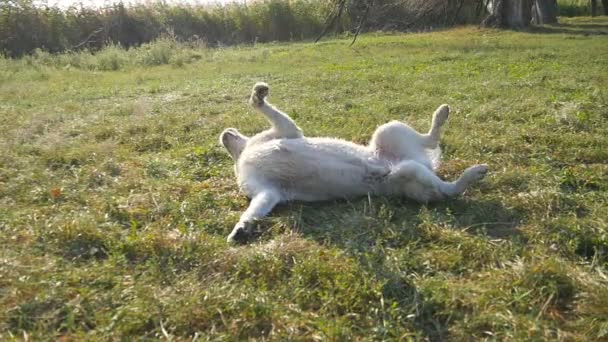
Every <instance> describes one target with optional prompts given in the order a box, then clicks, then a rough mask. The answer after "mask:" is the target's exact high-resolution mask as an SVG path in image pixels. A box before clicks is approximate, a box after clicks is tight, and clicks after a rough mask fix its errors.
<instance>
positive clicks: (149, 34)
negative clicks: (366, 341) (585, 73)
mask: <svg viewBox="0 0 608 342" xmlns="http://www.w3.org/2000/svg"><path fill="white" fill-rule="evenodd" d="M576 1H578V0H561V1H560V5H561V3H563V2H566V3H568V4H570V7H564V9H566V8H567V9H568V10H569V12H571V13H572V14H577V15H580V14H581V13H580V11H581V10H582V8H584V6H583V7H580V6H579V7H576V5H575V4H574V2H576ZM334 3H335V2H334V1H329V0H258V1H247V2H239V3H236V2H235V3H231V4H227V5H223V6H222V5H207V6H188V5H183V4H181V5H167V4H166V3H163V2H158V3H148V4H140V5H133V6H126V5H124V4H123V3H115V4H113V5H111V6H109V7H106V8H100V9H93V8H87V7H83V6H82V5H80V6H73V7H70V8H68V9H60V8H57V7H50V6H40V5H35V4H34V2H33V1H32V0H0V54H3V55H5V56H8V57H18V56H22V55H26V54H32V53H33V52H34V51H38V50H42V51H44V52H50V53H56V52H64V51H81V50H88V51H91V52H95V51H98V50H101V49H102V48H103V47H106V46H108V45H111V46H119V47H122V48H130V47H133V46H139V45H141V44H144V43H149V42H152V41H154V40H156V39H158V38H159V37H162V36H169V37H170V38H171V39H172V40H174V41H180V42H191V43H195V44H197V45H206V46H218V45H233V44H241V43H247V44H251V43H256V42H268V41H290V40H305V39H312V38H315V37H317V36H318V35H319V34H320V33H321V32H323V30H324V29H325V28H326V26H327V25H326V21H327V18H328V17H331V13H332V11H335V10H336V7H335V6H334ZM348 3H349V6H348V7H347V8H346V10H345V14H344V15H342V16H340V19H339V20H337V22H334V23H332V25H331V27H330V28H329V29H330V30H329V31H330V32H333V33H343V32H345V31H348V30H355V27H356V26H357V23H359V22H360V21H361V20H360V19H361V18H362V17H363V16H365V29H367V30H410V29H412V30H417V29H421V28H427V27H433V28H434V27H438V26H450V25H455V24H467V23H469V24H470V23H479V21H480V19H481V18H482V17H483V16H484V15H485V14H486V13H487V11H486V8H485V5H486V4H487V1H484V0H383V1H379V0H377V1H376V2H375V5H374V6H373V8H372V11H371V12H370V13H367V12H366V8H365V7H361V6H360V5H361V4H362V3H365V2H362V1H349V2H348ZM560 7H561V6H560Z"/></svg>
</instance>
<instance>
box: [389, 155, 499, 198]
mask: <svg viewBox="0 0 608 342" xmlns="http://www.w3.org/2000/svg"><path fill="white" fill-rule="evenodd" d="M487 172H488V166H487V165H484V164H480V165H474V166H471V167H469V168H467V169H466V170H464V172H463V173H462V175H461V176H460V177H459V178H458V179H457V180H456V181H454V182H445V181H443V180H442V179H441V178H439V177H438V176H437V175H436V174H435V173H434V172H433V171H431V170H429V169H428V168H427V167H425V166H424V165H422V164H420V163H418V162H416V161H413V160H408V161H403V162H401V163H399V164H398V165H396V166H395V167H394V168H393V170H392V171H391V173H390V174H389V175H388V182H387V185H388V186H390V188H389V189H388V191H387V192H389V193H395V194H402V195H405V196H407V197H409V198H411V199H414V200H416V201H419V202H423V203H425V202H432V201H437V200H442V199H445V198H448V197H453V196H457V195H460V194H462V193H463V192H464V191H465V190H466V189H467V188H468V187H469V186H470V185H471V184H474V183H476V182H478V181H480V180H481V179H483V178H484V177H485V175H486V174H487Z"/></svg>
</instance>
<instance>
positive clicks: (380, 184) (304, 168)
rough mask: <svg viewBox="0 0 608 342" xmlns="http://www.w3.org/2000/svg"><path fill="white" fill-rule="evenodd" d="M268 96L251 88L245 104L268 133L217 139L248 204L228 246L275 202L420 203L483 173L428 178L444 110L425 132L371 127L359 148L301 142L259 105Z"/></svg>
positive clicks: (261, 87) (483, 169)
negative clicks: (369, 198)
mask: <svg viewBox="0 0 608 342" xmlns="http://www.w3.org/2000/svg"><path fill="white" fill-rule="evenodd" d="M268 90H269V88H268V85H266V84H265V83H261V82H260V83H257V84H255V86H254V87H253V91H252V94H251V98H250V100H249V103H250V105H251V106H252V107H253V108H255V109H257V110H258V111H260V112H261V113H262V114H263V115H264V116H265V117H266V119H268V121H269V122H270V124H271V126H272V127H271V128H270V129H268V130H266V131H263V132H261V133H259V134H256V135H254V136H252V137H247V136H244V135H243V134H241V133H239V131H237V130H236V129H234V128H228V129H226V130H224V131H223V132H222V134H221V135H220V143H221V144H222V145H223V146H224V147H225V148H226V150H228V153H229V154H230V156H231V157H232V159H233V160H234V162H235V166H234V170H235V173H236V177H237V182H238V185H239V188H240V189H241V191H243V192H244V193H245V194H246V195H247V196H248V197H249V198H251V203H250V204H249V207H248V208H247V210H246V211H245V212H244V213H243V214H242V215H241V218H240V220H239V222H238V223H237V224H236V226H235V227H234V229H233V230H232V232H231V233H230V235H229V236H228V242H242V241H245V240H246V239H247V238H248V236H249V234H250V231H251V228H252V226H253V224H254V222H255V220H257V219H260V218H262V217H264V216H266V215H267V214H268V213H269V212H270V211H271V210H272V208H273V207H274V206H276V205H277V204H278V203H281V202H286V201H292V200H296V201H324V200H331V199H344V198H353V197H357V196H364V195H367V194H370V193H371V194H376V195H399V196H404V197H407V198H410V199H413V200H415V201H418V202H423V203H425V202H430V201H438V200H442V199H445V198H448V197H452V196H456V195H459V194H461V193H463V192H464V191H465V190H466V189H467V187H469V186H470V185H471V184H473V183H476V182H478V181H479V180H481V179H482V178H484V176H485V175H486V173H487V172H488V166H487V165H474V166H471V167H469V168H467V169H466V170H465V171H464V172H463V173H462V175H461V176H460V177H459V178H458V179H457V180H456V181H454V182H445V181H443V180H441V179H440V178H439V177H438V176H437V175H436V174H435V169H436V168H437V167H438V165H439V158H440V150H439V137H440V133H441V127H442V126H443V125H444V123H445V122H446V120H447V118H448V115H449V112H450V109H449V107H448V106H447V105H442V106H440V107H439V108H438V109H437V110H436V111H435V113H434V114H433V121H432V124H431V129H430V130H429V132H428V133H426V134H421V133H418V132H417V131H416V130H414V129H413V128H411V127H410V126H408V125H407V124H405V123H402V122H398V121H392V122H390V123H387V124H384V125H382V126H380V127H379V128H378V129H376V131H375V132H374V135H373V136H372V140H371V141H370V143H369V144H368V145H367V146H362V145H358V144H355V143H352V142H349V141H345V140H340V139H333V138H308V137H305V136H304V135H303V133H302V130H301V129H300V128H299V127H298V126H297V125H296V123H295V122H294V121H293V120H292V119H291V118H290V117H289V116H288V115H287V114H285V113H283V112H281V111H280V110H278V109H276V108H275V107H273V106H272V105H271V104H269V103H268V102H267V101H266V97H267V96H268Z"/></svg>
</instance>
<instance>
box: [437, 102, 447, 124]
mask: <svg viewBox="0 0 608 342" xmlns="http://www.w3.org/2000/svg"><path fill="white" fill-rule="evenodd" d="M434 116H435V117H434V121H435V124H436V125H439V126H442V125H443V124H444V123H445V122H446V121H447V119H448V117H449V116H450V106H448V105H447V104H442V105H441V106H439V108H437V110H435V115H434Z"/></svg>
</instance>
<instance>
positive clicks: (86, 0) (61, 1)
mask: <svg viewBox="0 0 608 342" xmlns="http://www.w3.org/2000/svg"><path fill="white" fill-rule="evenodd" d="M245 1H246V0H164V2H166V3H167V4H180V3H181V4H190V5H197V4H198V5H202V4H225V3H230V2H245ZM36 2H37V3H40V4H45V3H46V4H48V5H51V6H52V5H58V6H59V7H61V8H68V7H70V6H72V5H77V6H78V5H79V4H80V3H82V4H83V5H84V6H86V7H104V6H110V5H112V3H117V2H119V0H38V1H36ZM122 2H123V3H125V4H134V3H146V2H151V3H155V2H157V1H155V0H152V1H150V0H123V1H122Z"/></svg>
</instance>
